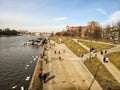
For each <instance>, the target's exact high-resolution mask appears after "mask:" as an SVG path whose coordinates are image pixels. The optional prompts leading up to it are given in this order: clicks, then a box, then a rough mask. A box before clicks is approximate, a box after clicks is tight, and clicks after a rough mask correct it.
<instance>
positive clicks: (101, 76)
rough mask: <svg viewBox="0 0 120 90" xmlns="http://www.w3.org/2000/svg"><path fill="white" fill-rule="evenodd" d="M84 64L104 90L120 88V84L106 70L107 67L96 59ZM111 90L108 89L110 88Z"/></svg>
mask: <svg viewBox="0 0 120 90" xmlns="http://www.w3.org/2000/svg"><path fill="white" fill-rule="evenodd" d="M84 64H85V65H86V66H87V68H88V69H89V71H90V72H91V73H92V74H93V76H94V77H95V79H96V80H97V81H98V83H99V84H100V85H101V87H102V88H103V90H116V89H115V87H116V88H117V87H120V84H119V83H118V82H117V81H116V80H115V78H114V77H113V76H112V75H111V73H110V72H109V71H108V70H107V69H106V68H105V66H104V65H103V64H102V63H101V62H100V61H99V60H98V59H97V58H96V57H94V58H93V59H91V61H90V60H86V61H85V62H84ZM109 87H110V88H111V89H108V88H109Z"/></svg>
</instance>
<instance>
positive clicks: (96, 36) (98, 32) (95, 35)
mask: <svg viewBox="0 0 120 90" xmlns="http://www.w3.org/2000/svg"><path fill="white" fill-rule="evenodd" d="M101 34H102V30H101V28H100V27H99V26H97V27H95V30H94V33H93V38H94V39H96V40H98V39H101Z"/></svg>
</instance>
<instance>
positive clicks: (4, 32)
mask: <svg viewBox="0 0 120 90" xmlns="http://www.w3.org/2000/svg"><path fill="white" fill-rule="evenodd" d="M18 34H19V32H18V31H16V30H10V29H9V28H6V29H0V35H18Z"/></svg>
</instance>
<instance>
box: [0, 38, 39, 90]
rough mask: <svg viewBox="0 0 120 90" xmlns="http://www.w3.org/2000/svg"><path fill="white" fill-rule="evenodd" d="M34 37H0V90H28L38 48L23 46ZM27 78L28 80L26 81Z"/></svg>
mask: <svg viewBox="0 0 120 90" xmlns="http://www.w3.org/2000/svg"><path fill="white" fill-rule="evenodd" d="M32 38H37V37H36V36H10V37H7V36H2V37H0V90H21V87H24V90H27V89H28V86H29V83H30V80H31V77H32V74H33V72H34V68H35V65H36V62H37V59H36V60H35V59H34V58H35V57H36V56H38V55H39V54H40V48H39V47H38V46H24V45H23V44H24V42H25V41H27V40H29V39H32ZM27 76H29V77H30V80H26V77H27Z"/></svg>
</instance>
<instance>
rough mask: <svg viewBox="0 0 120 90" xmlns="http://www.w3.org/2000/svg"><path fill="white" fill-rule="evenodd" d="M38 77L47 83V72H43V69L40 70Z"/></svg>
mask: <svg viewBox="0 0 120 90" xmlns="http://www.w3.org/2000/svg"><path fill="white" fill-rule="evenodd" d="M38 77H39V79H40V81H41V82H42V81H44V83H46V78H47V73H42V71H41V70H38Z"/></svg>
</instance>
